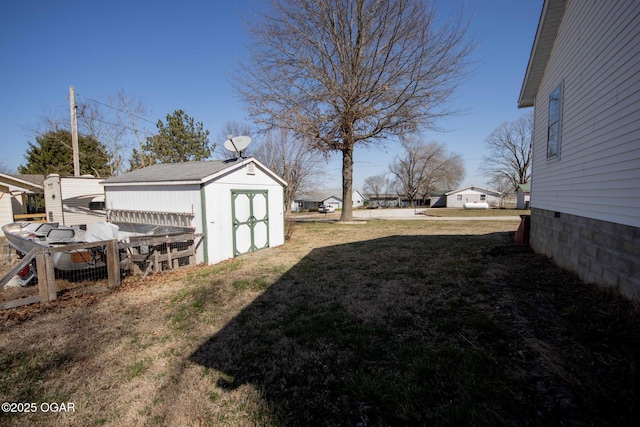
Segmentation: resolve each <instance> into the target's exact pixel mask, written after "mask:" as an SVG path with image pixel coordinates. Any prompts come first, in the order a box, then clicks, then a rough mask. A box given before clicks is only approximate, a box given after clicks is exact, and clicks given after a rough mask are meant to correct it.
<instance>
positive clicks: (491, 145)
mask: <svg viewBox="0 0 640 427" xmlns="http://www.w3.org/2000/svg"><path fill="white" fill-rule="evenodd" d="M532 137H533V112H530V113H527V114H525V115H524V116H522V117H520V118H519V119H518V120H516V121H513V122H505V123H502V124H501V125H500V126H499V127H497V128H496V129H495V130H494V131H493V132H492V133H491V135H489V137H488V138H487V139H486V140H485V145H486V146H487V149H488V150H489V154H488V155H486V156H484V157H483V162H484V164H483V165H482V166H481V167H480V170H481V172H482V173H483V174H484V175H485V176H487V177H489V178H491V179H492V181H496V179H498V178H501V177H502V178H505V179H507V180H508V181H509V183H510V187H511V188H510V189H509V190H510V191H516V190H517V188H518V185H519V184H526V183H527V182H529V180H530V179H531V143H532Z"/></svg>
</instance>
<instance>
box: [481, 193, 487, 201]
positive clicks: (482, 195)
mask: <svg viewBox="0 0 640 427" xmlns="http://www.w3.org/2000/svg"><path fill="white" fill-rule="evenodd" d="M480 200H482V201H483V202H484V201H485V200H487V195H486V194H481V195H480Z"/></svg>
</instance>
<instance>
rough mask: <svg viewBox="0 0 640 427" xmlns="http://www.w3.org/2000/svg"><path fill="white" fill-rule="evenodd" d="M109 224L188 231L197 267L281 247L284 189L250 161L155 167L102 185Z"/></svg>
mask: <svg viewBox="0 0 640 427" xmlns="http://www.w3.org/2000/svg"><path fill="white" fill-rule="evenodd" d="M103 184H104V190H105V203H106V208H107V214H108V217H109V218H110V219H111V220H114V219H115V218H119V220H114V221H113V222H116V223H117V222H125V221H123V220H122V219H123V218H126V220H127V222H137V223H149V222H152V223H156V224H159V225H180V226H188V227H191V228H193V229H194V230H195V233H202V234H204V238H203V241H202V244H200V245H199V246H198V251H197V255H196V261H197V262H204V263H206V264H215V263H217V262H220V261H223V260H225V259H229V258H233V257H235V256H237V255H240V254H244V253H247V252H252V251H256V250H259V249H263V248H267V247H274V246H279V245H282V244H284V187H285V186H286V185H287V183H286V182H285V181H284V180H283V179H282V178H280V177H279V176H277V175H276V174H275V173H274V172H273V171H271V170H270V169H268V168H267V167H266V166H264V165H263V164H262V163H260V162H259V161H257V160H256V159H254V158H246V159H242V158H240V159H230V160H213V161H200V162H187V163H170V164H160V165H153V166H149V167H146V168H142V169H138V170H135V171H132V172H129V173H126V174H124V175H121V176H118V177H114V178H110V179H108V180H106V181H103Z"/></svg>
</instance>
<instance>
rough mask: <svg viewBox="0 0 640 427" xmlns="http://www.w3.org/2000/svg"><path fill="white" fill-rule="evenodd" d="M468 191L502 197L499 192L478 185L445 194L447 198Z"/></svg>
mask: <svg viewBox="0 0 640 427" xmlns="http://www.w3.org/2000/svg"><path fill="white" fill-rule="evenodd" d="M466 190H471V191H479V192H481V193H486V194H493V195H495V196H500V195H501V194H502V193H501V192H499V191H495V190H490V189H488V188H483V187H478V186H477V185H469V186H466V187H462V188H458V189H457V190H453V191H449V192H447V193H444V194H445V196H449V195H451V194H456V193H462V192H463V191H466Z"/></svg>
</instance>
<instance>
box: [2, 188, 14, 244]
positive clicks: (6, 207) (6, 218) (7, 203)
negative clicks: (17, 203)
mask: <svg viewBox="0 0 640 427" xmlns="http://www.w3.org/2000/svg"><path fill="white" fill-rule="evenodd" d="M12 222H13V207H12V206H11V193H10V192H9V187H7V186H6V185H2V184H0V236H3V235H4V233H3V232H2V226H3V225H5V224H9V223H12Z"/></svg>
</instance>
